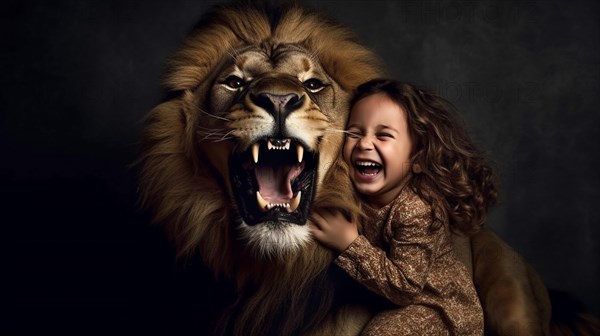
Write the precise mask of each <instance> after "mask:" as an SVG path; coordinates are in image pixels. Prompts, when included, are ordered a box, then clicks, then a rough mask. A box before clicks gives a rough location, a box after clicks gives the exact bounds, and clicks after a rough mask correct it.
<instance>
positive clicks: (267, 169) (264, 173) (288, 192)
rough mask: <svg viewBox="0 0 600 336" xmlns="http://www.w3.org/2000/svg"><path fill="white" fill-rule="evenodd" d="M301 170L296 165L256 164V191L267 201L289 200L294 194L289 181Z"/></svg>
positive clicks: (280, 201)
mask: <svg viewBox="0 0 600 336" xmlns="http://www.w3.org/2000/svg"><path fill="white" fill-rule="evenodd" d="M301 172H302V167H298V166H297V165H290V164H288V165H280V166H269V165H258V166H257V167H256V168H255V173H256V180H257V181H258V191H259V192H260V195H261V196H262V197H263V198H264V199H265V201H267V202H269V203H286V202H289V201H290V200H291V199H292V197H293V196H294V193H293V191H292V184H291V182H292V181H293V180H294V179H295V178H296V177H298V175H300V173H301Z"/></svg>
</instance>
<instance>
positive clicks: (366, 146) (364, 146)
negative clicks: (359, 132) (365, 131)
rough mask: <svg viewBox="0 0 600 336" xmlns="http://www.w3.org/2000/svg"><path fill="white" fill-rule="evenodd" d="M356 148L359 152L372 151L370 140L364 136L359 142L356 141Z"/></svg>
mask: <svg viewBox="0 0 600 336" xmlns="http://www.w3.org/2000/svg"><path fill="white" fill-rule="evenodd" d="M357 146H358V148H359V149H361V150H372V149H373V142H372V141H371V140H370V138H369V137H367V136H365V137H362V138H360V140H358V144H357Z"/></svg>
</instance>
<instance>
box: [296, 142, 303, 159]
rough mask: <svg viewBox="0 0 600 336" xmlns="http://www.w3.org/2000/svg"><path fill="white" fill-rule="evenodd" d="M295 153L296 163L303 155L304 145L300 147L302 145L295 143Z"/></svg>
mask: <svg viewBox="0 0 600 336" xmlns="http://www.w3.org/2000/svg"><path fill="white" fill-rule="evenodd" d="M296 153H297V154H298V163H301V162H302V158H303V157H304V147H302V145H296Z"/></svg>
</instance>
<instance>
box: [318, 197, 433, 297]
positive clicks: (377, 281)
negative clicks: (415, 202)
mask: <svg viewBox="0 0 600 336" xmlns="http://www.w3.org/2000/svg"><path fill="white" fill-rule="evenodd" d="M398 211H400V210H398ZM398 217H400V216H394V219H393V222H392V229H393V230H394V232H393V237H392V238H391V239H390V241H389V251H388V253H387V254H386V252H385V251H383V250H381V249H379V248H377V247H374V246H373V245H371V243H370V242H369V241H368V240H367V239H366V238H365V237H364V236H362V235H361V236H358V232H357V233H356V234H357V238H355V239H353V241H352V242H351V243H349V245H346V246H347V248H345V249H343V250H342V249H341V248H342V247H343V246H344V243H342V242H344V241H345V240H344V239H343V238H342V237H344V236H345V234H344V233H342V232H343V231H344V230H348V229H347V227H348V226H349V225H348V224H347V223H348V222H347V221H346V222H345V223H344V222H343V220H342V218H343V216H341V215H338V216H337V217H336V216H333V215H323V214H322V215H321V216H320V218H318V217H315V218H314V219H313V221H314V222H316V225H317V227H318V228H324V229H320V230H317V231H320V232H318V233H317V234H315V238H316V239H317V240H319V241H320V242H322V243H324V244H325V245H326V246H329V247H330V248H331V247H334V246H337V248H334V249H336V250H338V251H341V254H340V255H339V256H338V258H337V259H336V260H335V263H336V264H337V265H339V266H340V267H341V268H342V269H344V271H346V272H347V273H348V274H349V275H350V276H351V277H352V278H354V279H355V280H356V281H358V282H359V283H361V284H363V285H364V286H365V287H367V288H368V289H369V290H371V291H372V292H375V293H377V294H379V295H381V296H383V297H385V298H386V299H388V300H389V301H391V302H392V303H395V304H398V305H406V304H409V303H410V302H411V297H412V296H414V295H417V294H419V293H421V291H422V290H423V287H424V286H425V283H426V282H427V277H428V274H429V271H430V268H431V265H432V263H433V258H434V254H435V251H436V250H437V247H438V245H439V243H440V241H441V239H440V238H441V235H443V234H444V229H439V230H436V231H431V230H430V222H431V211H430V210H429V208H425V209H423V208H421V209H415V208H412V209H410V210H409V212H403V215H402V216H401V218H398ZM400 221H401V222H400ZM354 227H355V226H354ZM314 232H315V230H313V233H314ZM325 242H334V243H333V244H331V243H325ZM335 242H339V243H340V244H338V245H335V244H336V243H335ZM328 244H330V245H328Z"/></svg>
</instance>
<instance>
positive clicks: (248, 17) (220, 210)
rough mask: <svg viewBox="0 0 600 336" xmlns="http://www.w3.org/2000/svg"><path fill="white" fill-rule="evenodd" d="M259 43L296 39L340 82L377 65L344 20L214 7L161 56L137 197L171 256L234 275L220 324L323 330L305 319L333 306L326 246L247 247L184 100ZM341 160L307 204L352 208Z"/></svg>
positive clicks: (203, 94) (326, 313) (256, 329)
mask: <svg viewBox="0 0 600 336" xmlns="http://www.w3.org/2000/svg"><path fill="white" fill-rule="evenodd" d="M263 43H272V44H278V43H294V44H299V45H301V46H302V47H303V48H305V49H306V50H309V51H310V52H312V55H313V57H314V59H317V60H318V61H319V62H320V64H321V65H322V66H323V68H324V69H325V71H326V72H327V73H328V75H329V76H330V77H331V78H333V79H334V80H335V81H336V82H337V83H338V84H339V86H340V87H341V88H342V89H343V90H344V91H346V92H351V91H352V90H353V89H354V88H355V87H356V86H357V85H358V84H360V83H362V82H364V81H366V80H368V79H371V78H374V77H377V76H379V75H381V72H380V69H379V66H378V64H379V62H378V61H377V59H376V57H375V56H374V55H373V54H372V53H371V52H370V51H369V50H367V49H366V48H365V47H363V46H362V45H361V44H359V43H358V42H357V41H356V39H355V37H354V36H353V35H352V34H351V33H350V32H349V31H348V30H346V29H345V28H343V27H340V26H338V25H336V24H334V23H332V22H330V21H328V20H326V19H324V18H323V17H321V16H319V15H317V14H315V13H313V12H310V11H307V10H305V9H302V8H300V7H297V6H285V7H280V8H276V9H274V10H263V9H260V8H257V7H253V6H246V5H229V6H221V7H218V8H216V9H214V10H213V11H212V12H210V13H208V14H207V15H206V16H205V17H204V19H202V21H201V22H200V23H199V24H198V25H197V26H196V28H195V29H194V30H193V31H192V33H191V34H190V35H189V36H188V37H187V39H186V40H185V41H184V43H183V47H182V48H181V50H180V51H179V52H177V53H176V54H175V55H174V57H173V58H172V60H171V62H170V65H169V68H168V71H167V73H166V77H165V86H166V89H167V90H168V91H169V92H170V94H169V97H171V98H170V99H168V100H166V101H165V102H163V103H161V104H160V105H158V106H157V107H156V108H154V109H153V110H152V111H151V112H150V113H149V114H148V116H147V119H146V121H145V128H144V134H143V148H142V153H141V156H140V167H141V169H140V186H141V187H140V193H141V201H142V203H143V205H144V206H146V207H148V208H150V209H151V210H152V218H153V221H154V222H156V223H160V224H161V225H163V226H164V228H165V231H166V233H167V235H168V236H169V237H170V239H171V240H172V242H173V244H174V246H175V247H176V250H177V254H178V256H180V257H183V258H187V257H190V256H199V257H200V258H201V259H202V260H203V262H204V263H205V264H206V265H207V267H208V268H209V269H210V270H211V271H212V272H213V273H214V274H215V276H216V277H217V278H219V277H224V278H228V279H230V280H231V281H232V282H234V283H235V284H236V287H237V288H236V291H237V295H238V298H237V301H236V302H235V303H234V305H232V309H231V310H230V311H229V313H228V314H227V316H226V317H225V319H224V323H223V326H222V329H221V331H222V332H225V333H232V334H242V333H243V334H258V333H262V334H264V333H272V334H290V333H297V332H301V333H304V332H326V329H314V327H315V326H319V325H320V326H322V325H325V324H328V325H335V323H334V322H335V321H334V320H335V319H336V317H335V316H334V315H335V314H333V315H332V314H330V312H331V311H333V310H335V298H334V295H335V294H334V293H335V290H336V288H335V286H333V284H332V282H331V281H330V280H329V278H330V270H328V266H329V264H330V263H331V259H332V255H331V253H330V252H328V251H327V250H325V249H323V248H321V247H319V246H318V245H317V244H316V243H314V242H311V243H309V244H307V245H306V246H304V247H303V248H302V249H300V250H299V251H297V252H296V253H288V254H285V255H280V256H277V257H272V256H271V257H266V256H262V257H261V256H260V254H259V255H256V254H252V253H248V251H246V250H245V248H244V246H242V244H240V241H239V240H238V238H237V237H236V232H235V229H234V226H232V224H231V221H232V219H233V215H232V200H231V196H230V194H231V192H230V186H229V182H228V181H226V180H225V179H224V178H222V177H221V175H220V174H218V172H217V171H215V169H216V168H215V166H214V165H211V162H207V161H209V159H208V158H207V157H206V156H205V155H203V154H202V153H198V151H197V149H196V145H195V138H194V127H195V125H196V121H197V116H196V115H195V114H194V113H195V112H194V113H192V111H195V109H194V108H193V107H194V106H195V105H197V104H199V102H202V101H205V100H206V99H207V93H208V90H209V88H210V86H211V84H212V82H214V76H215V74H214V71H215V69H216V68H217V67H218V66H219V65H220V64H221V62H222V60H223V59H224V58H226V57H230V53H231V52H232V51H233V50H236V49H238V48H241V47H244V46H248V45H261V44H263ZM325 146H327V145H325ZM331 150H337V148H336V149H331ZM345 169H346V167H345V166H344V164H343V162H341V161H336V162H334V163H333V164H332V165H331V166H330V168H329V171H328V172H327V173H326V176H325V177H324V178H323V179H322V180H321V181H323V182H322V185H319V186H317V193H316V198H315V202H314V206H319V207H328V208H338V209H342V210H344V211H345V212H346V213H347V214H348V215H349V216H357V214H358V212H359V209H358V206H356V205H355V204H356V200H354V202H353V200H352V199H351V197H352V196H350V195H352V193H351V189H352V188H351V184H350V182H349V180H347V179H346V178H345V176H346V173H345ZM340 314H342V313H340ZM340 314H338V315H337V316H338V318H339V316H341V315H340ZM326 322H330V323H326ZM267 328H268V331H267ZM348 328H351V326H348ZM315 330H318V331H315ZM340 330H341V329H340ZM338 331H339V330H338Z"/></svg>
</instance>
